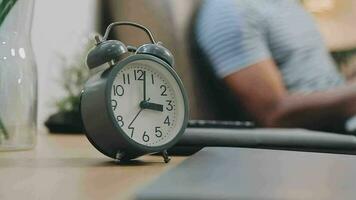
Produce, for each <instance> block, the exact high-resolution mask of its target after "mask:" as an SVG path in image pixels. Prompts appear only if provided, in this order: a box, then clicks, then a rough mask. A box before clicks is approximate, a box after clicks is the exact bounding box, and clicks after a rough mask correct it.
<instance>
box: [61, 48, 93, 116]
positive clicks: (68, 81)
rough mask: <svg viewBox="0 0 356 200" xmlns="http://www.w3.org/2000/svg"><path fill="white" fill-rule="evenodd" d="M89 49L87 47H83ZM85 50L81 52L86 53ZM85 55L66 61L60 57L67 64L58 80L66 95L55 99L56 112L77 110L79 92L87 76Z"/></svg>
mask: <svg viewBox="0 0 356 200" xmlns="http://www.w3.org/2000/svg"><path fill="white" fill-rule="evenodd" d="M85 49H87V50H88V49H89V48H85ZM86 53H87V51H84V52H82V54H85V55H86ZM85 55H79V56H78V59H77V60H76V61H75V62H72V63H68V61H67V60H66V59H65V58H63V57H62V58H61V59H62V61H63V63H65V65H66V66H67V67H66V68H65V69H64V70H63V71H62V78H63V79H62V80H61V81H60V82H61V84H62V87H63V89H64V90H65V93H66V95H65V96H64V97H63V98H62V99H60V100H58V101H56V103H55V105H56V107H57V110H58V112H60V113H64V112H79V103H80V93H81V91H82V89H83V86H84V83H85V82H86V80H87V79H88V77H89V70H88V68H87V66H86V65H85V61H84V60H85Z"/></svg>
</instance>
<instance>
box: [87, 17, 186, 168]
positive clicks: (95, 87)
mask: <svg viewBox="0 0 356 200" xmlns="http://www.w3.org/2000/svg"><path fill="white" fill-rule="evenodd" d="M124 25H125V26H132V27H136V28H139V29H141V30H143V31H145V32H146V33H147V35H148V37H149V39H150V41H151V43H148V44H143V45H142V46H140V47H138V48H136V47H133V46H127V45H125V44H124V43H123V42H121V41H118V40H107V38H108V35H109V33H110V30H111V29H112V28H113V27H115V26H124ZM95 39H96V45H95V46H94V47H93V48H92V49H91V50H90V51H89V53H88V56H87V66H88V67H89V69H90V70H91V71H93V74H92V75H91V76H90V78H89V79H88V81H87V82H86V84H85V86H84V89H83V91H82V93H81V99H80V112H81V116H82V121H83V125H84V128H85V134H86V136H87V138H88V140H89V141H90V142H91V144H92V145H93V146H94V147H95V148H96V149H97V150H99V151H100V152H101V153H103V154H105V155H106V156H109V157H111V158H113V159H116V160H119V161H125V160H130V159H134V158H137V157H139V156H142V155H144V154H151V153H160V152H161V153H162V155H163V157H164V161H165V162H168V161H169V157H168V154H167V149H168V148H170V147H172V146H173V145H174V144H175V143H176V142H177V141H178V140H179V138H180V137H181V136H182V134H183V132H184V130H185V128H186V126H187V123H188V112H189V108H188V100H187V95H186V92H185V89H184V86H183V83H182V81H181V79H180V78H179V76H178V74H177V73H176V71H175V69H174V58H173V55H172V53H171V52H170V51H169V50H168V49H167V48H165V47H164V46H163V45H162V43H160V42H156V41H155V39H154V37H153V35H152V33H151V32H150V31H149V30H148V29H147V28H146V27H144V26H142V25H140V24H137V23H133V22H115V23H112V24H110V25H109V26H108V27H107V29H106V32H105V35H104V36H103V37H102V39H100V37H99V36H96V37H95ZM124 55H127V56H126V57H125V58H123V56H124ZM105 65H106V66H107V67H103V66H105ZM94 69H96V70H94ZM94 71H95V72H94Z"/></svg>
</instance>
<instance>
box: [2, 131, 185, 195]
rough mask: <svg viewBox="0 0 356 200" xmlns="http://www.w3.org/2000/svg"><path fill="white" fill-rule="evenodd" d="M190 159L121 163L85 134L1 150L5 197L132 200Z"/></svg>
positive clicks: (41, 136) (42, 137)
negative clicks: (138, 191) (27, 148)
mask: <svg viewBox="0 0 356 200" xmlns="http://www.w3.org/2000/svg"><path fill="white" fill-rule="evenodd" d="M184 159H185V158H184V157H174V158H173V159H172V160H171V162H170V163H169V164H164V163H163V160H162V158H161V157H157V156H144V157H141V158H140V160H141V162H139V161H138V162H136V163H132V164H127V165H118V164H117V163H115V162H114V161H112V160H110V159H109V158H107V157H105V156H104V155H101V154H100V153H99V152H98V151H96V150H95V149H94V148H93V147H92V146H91V145H90V143H89V142H88V140H87V139H86V138H85V136H84V135H50V134H45V133H40V134H38V141H37V146H36V148H35V149H33V150H30V151H18V152H0V177H1V178H0V199H60V200H62V199H86V200H88V199H115V200H117V199H130V198H131V196H132V194H133V192H135V191H136V189H138V188H139V187H141V186H142V185H144V184H146V183H147V182H149V181H150V180H152V179H154V178H156V177H158V176H159V175H160V174H161V173H162V172H164V171H166V170H167V169H169V168H172V167H173V166H176V165H177V164H178V163H180V162H181V161H183V160H184Z"/></svg>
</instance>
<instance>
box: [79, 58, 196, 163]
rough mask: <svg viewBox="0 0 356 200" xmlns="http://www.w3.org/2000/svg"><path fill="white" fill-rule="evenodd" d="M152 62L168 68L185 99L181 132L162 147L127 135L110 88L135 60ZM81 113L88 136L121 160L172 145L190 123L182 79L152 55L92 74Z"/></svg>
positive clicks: (83, 95)
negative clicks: (117, 118)
mask: <svg viewBox="0 0 356 200" xmlns="http://www.w3.org/2000/svg"><path fill="white" fill-rule="evenodd" d="M142 60H147V61H152V62H154V63H155V64H157V65H159V66H160V67H162V68H165V69H167V70H168V71H169V73H170V74H171V75H172V76H173V77H174V79H175V81H176V82H177V84H178V85H179V89H180V92H181V93H182V96H183V101H184V120H183V124H182V125H181V127H180V130H179V133H178V134H176V135H175V137H174V138H172V139H171V140H170V141H168V142H167V143H165V144H163V145H161V146H147V145H143V144H140V143H138V142H136V141H134V140H132V139H131V138H130V137H128V135H127V134H125V132H124V130H123V129H122V128H121V127H120V126H119V125H118V123H117V121H116V118H115V116H114V113H113V110H112V105H111V99H110V97H111V88H112V85H113V82H114V80H115V77H116V75H117V74H118V73H119V72H120V70H122V69H123V68H124V67H125V66H127V65H128V64H130V63H132V62H134V61H142ZM80 109H81V115H82V120H83V124H84V127H85V132H86V135H87V137H88V139H89V141H90V142H91V143H92V144H93V146H94V147H95V148H96V149H98V150H99V151H100V152H101V153H103V154H105V155H107V156H109V157H111V158H114V159H119V160H129V159H133V158H136V157H139V156H141V155H144V154H147V153H155V152H161V151H163V150H166V149H168V148H169V147H171V146H173V145H174V144H175V143H176V142H177V141H178V140H179V138H180V137H181V135H182V134H183V132H184V130H185V128H186V126H187V123H188V112H189V108H188V100H187V95H186V92H185V89H184V86H183V84H182V81H181V80H180V78H179V77H178V75H177V73H176V72H175V71H174V69H173V68H172V66H170V65H169V64H168V63H167V61H166V60H163V59H160V58H159V57H157V56H153V55H149V54H135V55H131V56H129V57H127V58H125V59H123V60H121V61H119V62H118V63H116V64H115V65H113V66H111V67H110V68H108V69H106V70H104V71H100V72H98V73H96V74H94V75H92V76H91V77H90V79H89V80H88V82H87V83H86V85H85V87H84V89H83V92H82V95H81V106H80Z"/></svg>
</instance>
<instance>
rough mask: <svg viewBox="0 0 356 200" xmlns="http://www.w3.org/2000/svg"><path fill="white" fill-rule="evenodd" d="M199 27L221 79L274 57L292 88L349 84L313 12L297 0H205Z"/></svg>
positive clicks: (200, 40)
mask: <svg viewBox="0 0 356 200" xmlns="http://www.w3.org/2000/svg"><path fill="white" fill-rule="evenodd" d="M195 29H196V30H195V32H196V33H197V34H196V35H197V42H198V44H199V46H201V48H202V49H203V51H204V53H205V54H206V55H207V57H208V58H209V62H210V63H211V64H212V66H213V67H214V71H215V72H216V75H217V76H218V77H220V78H224V77H226V76H227V75H229V74H232V73H234V72H238V71H239V70H241V69H244V68H246V67H248V66H251V65H253V64H256V63H258V62H260V61H262V60H266V59H269V58H272V59H273V60H274V61H275V63H276V64H277V66H278V69H279V71H280V73H281V75H282V78H283V82H284V85H285V86H286V88H287V89H288V90H289V91H291V92H312V91H319V90H325V89H329V88H332V87H335V86H338V85H340V84H343V83H344V78H343V77H342V75H341V74H340V73H339V71H338V70H337V67H336V65H335V64H334V62H333V61H332V59H331V57H330V55H329V53H328V51H327V48H326V47H325V45H324V42H323V40H322V37H321V35H320V33H319V31H318V29H317V27H316V25H315V22H314V21H313V18H312V16H311V15H310V14H309V13H307V12H306V11H305V10H304V9H303V7H302V6H301V5H300V3H298V1H296V0H205V1H204V2H203V4H202V7H201V9H200V12H199V13H198V16H197V21H196V26H195Z"/></svg>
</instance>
